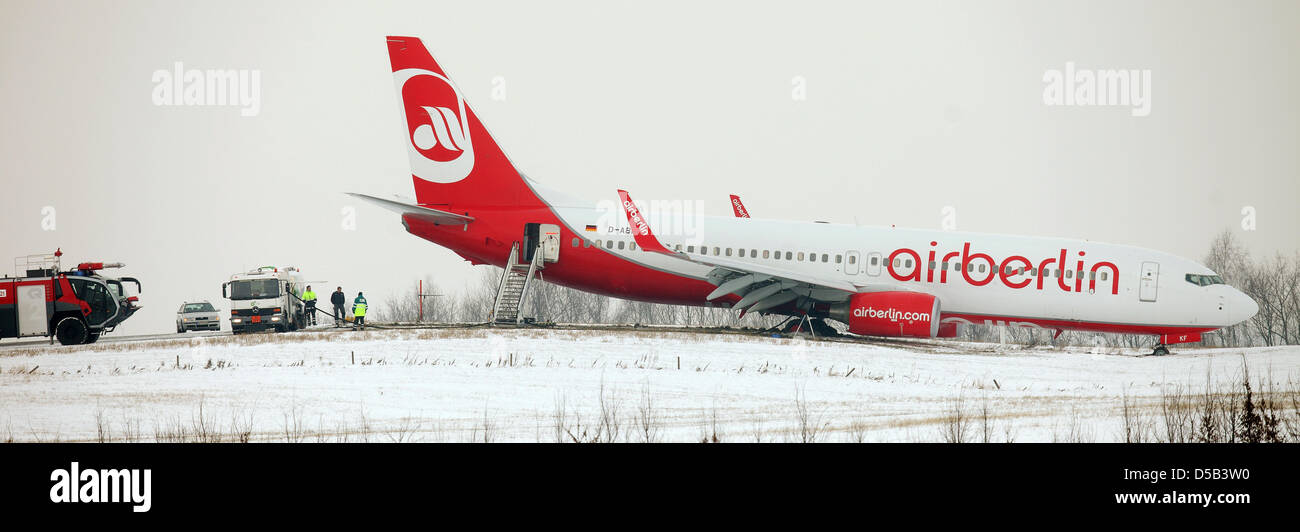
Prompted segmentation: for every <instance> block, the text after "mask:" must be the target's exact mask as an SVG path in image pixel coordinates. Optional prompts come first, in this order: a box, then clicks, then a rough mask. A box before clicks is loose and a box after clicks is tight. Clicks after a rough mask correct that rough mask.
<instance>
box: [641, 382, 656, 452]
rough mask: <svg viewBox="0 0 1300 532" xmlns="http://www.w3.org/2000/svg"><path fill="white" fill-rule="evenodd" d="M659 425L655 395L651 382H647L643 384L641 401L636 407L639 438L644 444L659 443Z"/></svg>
mask: <svg viewBox="0 0 1300 532" xmlns="http://www.w3.org/2000/svg"><path fill="white" fill-rule="evenodd" d="M659 424H660V421H659V413H658V411H657V410H656V408H655V398H654V393H652V392H651V391H650V381H648V380H647V381H645V382H644V383H642V384H641V400H640V402H638V403H637V406H636V430H637V437H638V438H640V440H641V442H642V443H655V442H657V441H659Z"/></svg>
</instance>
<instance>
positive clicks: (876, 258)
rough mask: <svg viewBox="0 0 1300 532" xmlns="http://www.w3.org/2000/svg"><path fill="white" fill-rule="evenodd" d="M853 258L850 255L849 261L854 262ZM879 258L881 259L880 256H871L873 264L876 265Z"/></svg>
mask: <svg viewBox="0 0 1300 532" xmlns="http://www.w3.org/2000/svg"><path fill="white" fill-rule="evenodd" d="M853 259H854V257H852V256H850V257H849V263H852V262H853ZM878 259H880V257H871V265H872V266H875V265H876V261H877V260H878Z"/></svg>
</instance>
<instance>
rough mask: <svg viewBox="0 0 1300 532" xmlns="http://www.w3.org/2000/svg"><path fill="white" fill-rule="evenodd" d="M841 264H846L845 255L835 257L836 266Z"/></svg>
mask: <svg viewBox="0 0 1300 532" xmlns="http://www.w3.org/2000/svg"><path fill="white" fill-rule="evenodd" d="M841 262H844V255H836V256H835V264H839V263H841Z"/></svg>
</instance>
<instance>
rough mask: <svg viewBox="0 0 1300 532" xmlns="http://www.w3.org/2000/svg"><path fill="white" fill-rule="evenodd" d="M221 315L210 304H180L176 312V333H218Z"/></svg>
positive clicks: (200, 302)
mask: <svg viewBox="0 0 1300 532" xmlns="http://www.w3.org/2000/svg"><path fill="white" fill-rule="evenodd" d="M220 330H221V315H220V314H219V313H218V312H217V309H216V308H213V306H212V303H209V302H207V301H196V302H192V303H182V304H181V308H180V310H177V311H176V332H178V333H183V332H186V331H220Z"/></svg>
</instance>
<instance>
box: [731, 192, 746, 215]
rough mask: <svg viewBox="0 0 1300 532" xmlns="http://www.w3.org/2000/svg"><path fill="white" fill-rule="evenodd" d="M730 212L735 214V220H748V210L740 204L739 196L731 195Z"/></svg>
mask: <svg viewBox="0 0 1300 532" xmlns="http://www.w3.org/2000/svg"><path fill="white" fill-rule="evenodd" d="M731 210H732V212H735V213H736V218H749V210H748V209H746V208H745V204H744V203H741V202H740V196H737V195H735V194H732V195H731Z"/></svg>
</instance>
